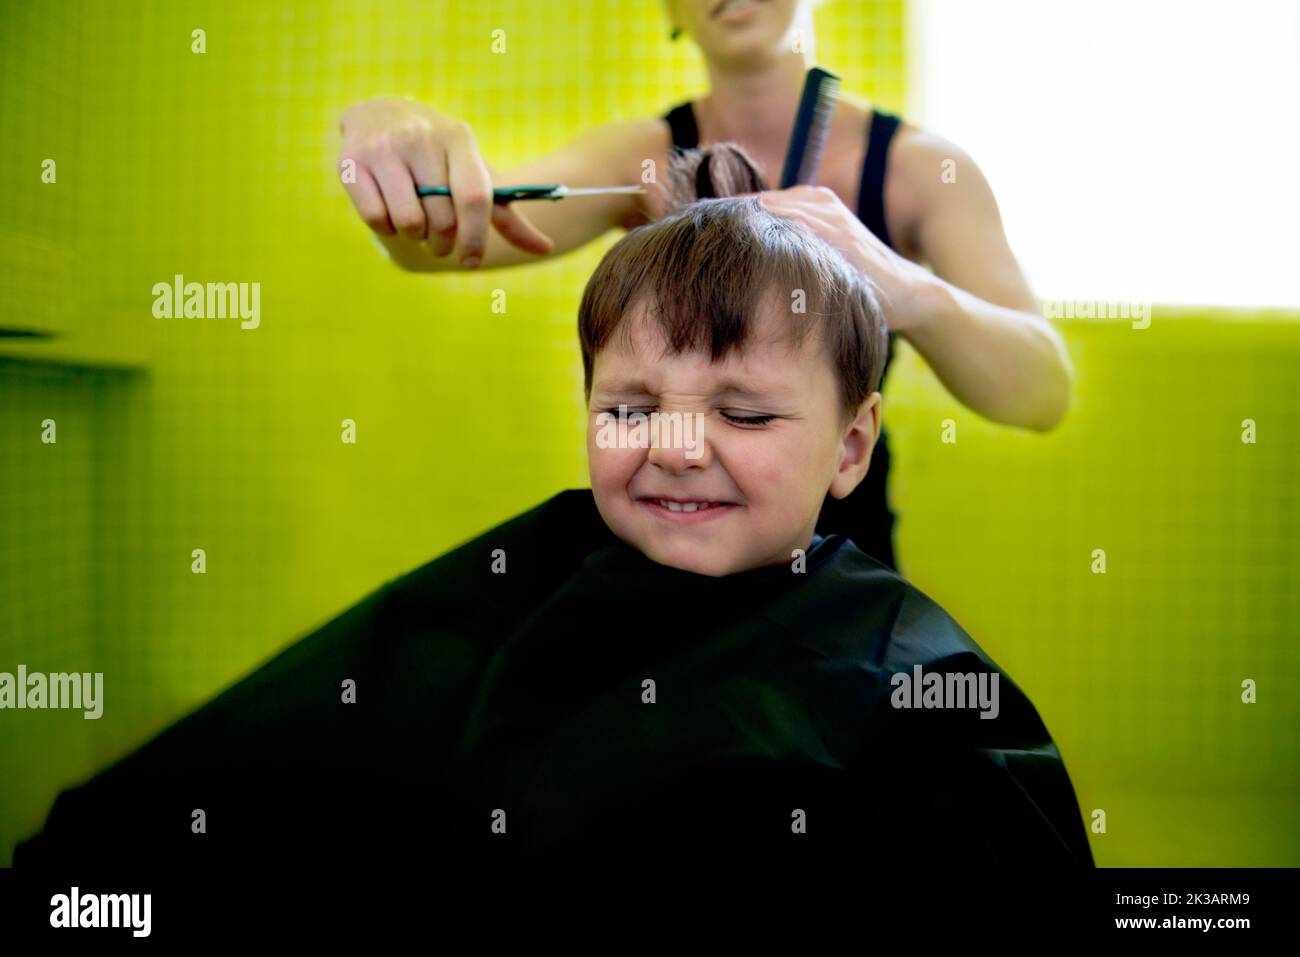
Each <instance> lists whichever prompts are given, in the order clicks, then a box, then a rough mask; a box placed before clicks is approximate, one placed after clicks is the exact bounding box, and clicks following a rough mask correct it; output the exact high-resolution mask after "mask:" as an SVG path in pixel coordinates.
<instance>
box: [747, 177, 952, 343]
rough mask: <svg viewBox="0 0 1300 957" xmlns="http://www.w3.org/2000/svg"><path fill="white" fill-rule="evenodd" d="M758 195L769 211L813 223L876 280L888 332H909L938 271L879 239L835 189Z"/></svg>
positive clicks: (813, 227) (815, 229)
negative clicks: (929, 268) (904, 254)
mask: <svg viewBox="0 0 1300 957" xmlns="http://www.w3.org/2000/svg"><path fill="white" fill-rule="evenodd" d="M758 197H759V199H760V200H761V201H762V203H763V206H764V207H766V208H767V209H768V210H769V211H770V212H772V213H775V214H776V215H778V216H784V217H786V218H788V219H793V220H795V221H797V222H800V223H803V224H804V225H805V226H807V227H809V228H810V229H811V230H812V231H813V232H814V233H816V234H817V235H818V236H820V237H821V238H822V239H823V240H825V241H826V242H827V243H829V244H830V245H831V246H833V247H835V248H836V249H837V250H839V251H840V253H842V254H843V255H844V258H845V259H847V260H848V261H849V263H850V264H852V265H854V266H856V267H857V268H858V269H860V270H862V271H863V272H864V273H865V274H866V275H867V277H868V278H870V279H871V280H872V281H873V282H874V283H875V284H876V286H877V288H878V289H879V290H880V292H881V295H880V305H881V308H882V309H883V310H884V312H885V322H886V324H887V325H888V327H889V331H890V332H900V333H906V332H907V330H908V329H909V328H911V327H912V325H913V324H914V323H915V317H916V315H917V312H918V310H919V309H921V308H922V303H923V302H924V301H925V298H924V295H923V294H924V292H925V291H926V290H927V289H928V288H929V287H930V286H931V284H933V283H934V281H935V280H934V275H933V274H932V273H930V272H929V271H928V270H926V269H925V268H924V267H923V266H919V265H917V264H916V263H914V262H912V261H911V260H910V259H904V258H903V257H902V256H900V255H898V253H896V252H894V251H893V250H892V249H890V248H889V247H888V246H886V245H885V244H884V243H883V242H881V241H880V239H879V237H877V236H876V235H875V234H874V233H872V232H871V230H869V229H867V227H866V226H864V225H863V224H862V220H860V219H858V217H857V216H855V215H854V214H853V211H852V210H850V209H849V208H848V207H847V206H845V205H844V203H843V202H841V200H840V198H839V196H838V195H836V193H835V191H834V190H832V189H830V188H829V187H826V186H791V187H789V188H788V189H780V190H767V191H765V192H762V193H759V194H758Z"/></svg>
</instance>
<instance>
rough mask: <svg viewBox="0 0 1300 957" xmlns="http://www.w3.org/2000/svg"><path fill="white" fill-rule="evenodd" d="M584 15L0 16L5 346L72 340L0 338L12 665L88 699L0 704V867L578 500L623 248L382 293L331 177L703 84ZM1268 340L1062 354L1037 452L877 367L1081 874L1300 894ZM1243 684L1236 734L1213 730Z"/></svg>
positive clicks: (1286, 510)
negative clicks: (174, 725) (380, 604)
mask: <svg viewBox="0 0 1300 957" xmlns="http://www.w3.org/2000/svg"><path fill="white" fill-rule="evenodd" d="M584 6H585V9H588V10H590V11H591V15H590V16H588V17H585V18H583V19H581V20H566V19H563V18H561V19H558V20H557V19H556V11H557V10H562V9H564V5H560V4H555V5H552V4H536V3H528V2H522V0H520V2H483V3H475V4H464V5H462V4H451V3H431V2H413V0H395V2H387V3H384V4H382V5H375V6H374V7H371V6H368V5H363V4H357V3H353V2H347V3H344V2H307V0H276V2H227V3H221V4H215V3H212V4H197V3H163V2H156V3H132V4H108V3H102V2H83V3H71V2H57V0H55V2H48V3H43V4H40V5H39V6H38V7H37V6H33V7H19V6H17V5H7V6H5V7H4V8H3V11H2V12H0V63H3V64H4V65H3V70H4V76H5V81H4V85H3V92H2V93H0V97H2V102H3V107H4V108H3V110H0V142H2V143H4V144H5V145H4V148H3V150H0V182H3V184H4V189H3V190H0V310H2V312H0V326H5V327H11V328H12V327H20V328H30V329H37V330H40V329H45V330H53V331H57V332H59V333H60V335H59V337H58V338H55V339H50V340H37V341H16V340H0V357H5V358H0V455H2V456H3V458H2V460H0V483H2V485H0V492H2V494H0V543H3V547H2V548H0V670H7V671H13V670H15V668H16V667H17V665H18V664H19V663H24V664H26V665H27V666H28V668H29V670H34V671H36V670H42V671H63V670H78V671H103V672H104V673H105V698H106V702H105V713H104V716H103V718H101V719H100V720H98V721H86V720H84V719H82V717H81V716H80V714H79V713H76V712H57V711H44V712H34V711H26V712H15V711H6V712H0V862H5V861H7V860H8V859H9V854H10V852H11V850H12V845H13V843H14V842H15V841H16V840H18V839H20V838H21V837H23V836H25V835H26V834H28V833H30V832H31V831H32V830H34V829H35V828H37V827H38V826H39V825H40V822H41V820H42V819H43V817H44V815H45V813H46V811H47V810H48V807H49V803H50V801H51V800H52V799H53V797H54V794H55V793H56V792H57V790H58V789H59V788H61V787H64V786H66V785H68V784H71V783H74V782H75V781H78V780H80V779H82V778H84V777H86V776H88V775H89V774H90V773H91V772H92V771H94V770H95V769H97V768H98V767H101V766H103V765H104V764H106V763H107V762H109V761H111V760H112V759H114V758H115V757H117V756H119V755H121V754H122V753H124V752H125V751H126V750H128V749H129V748H131V747H134V746H135V745H136V744H138V743H140V742H141V741H143V740H145V739H147V738H148V737H150V736H152V735H153V734H154V733H156V732H157V731H158V730H160V729H161V728H162V727H163V726H164V725H166V724H167V723H169V722H171V721H172V720H174V719H175V718H176V717H178V716H180V715H181V714H183V713H185V712H186V711H188V710H190V709H191V708H193V707H194V706H196V705H197V704H199V703H201V702H202V701H203V700H205V699H207V698H208V697H210V696H211V695H212V694H214V693H215V692H217V691H218V690H219V689H221V688H222V687H224V686H226V685H228V684H229V683H230V682H232V681H234V680H236V679H237V678H238V677H239V676H240V675H242V674H245V673H246V672H248V671H249V670H251V669H252V668H254V667H255V666H256V665H257V664H258V663H259V662H261V661H263V660H265V659H266V658H268V657H269V656H271V655H272V654H274V653H275V652H276V651H277V650H279V649H280V648H282V647H284V646H285V645H286V644H288V643H289V642H291V641H292V640H294V639H295V638H297V637H299V636H301V635H302V634H304V633H305V632H306V631H308V630H310V629H311V628H313V627H315V626H317V625H319V624H321V623H323V622H324V621H326V620H328V619H329V618H330V617H332V616H333V615H335V614H336V613H338V612H339V611H341V610H342V609H344V608H346V607H347V606H349V605H351V604H352V603H354V602H355V601H356V600H357V599H359V598H360V597H362V596H363V595H365V594H367V593H368V592H370V591H372V590H373V589H374V588H376V587H378V586H379V585H380V584H382V583H383V582H384V581H386V580H387V579H389V578H392V577H393V576H395V575H397V574H400V573H401V572H403V571H405V570H407V569H409V568H412V567H414V566H416V565H418V564H421V563H423V562H424V561H426V560H428V559H429V558H431V557H433V556H435V555H437V554H439V553H441V552H443V551H446V550H447V549H448V548H450V547H452V546H453V545H455V544H457V543H459V542H461V541H464V540H465V539H467V538H469V537H471V536H473V535H474V534H477V533H478V532H479V531H482V530H484V529H486V528H488V527H490V526H492V525H494V524H496V523H498V522H500V521H502V520H503V519H505V518H507V517H509V516H511V515H514V514H516V513H518V512H520V511H522V510H523V509H525V508H527V507H530V506H531V505H533V504H535V503H536V502H538V501H540V500H542V499H543V498H545V497H547V496H549V495H551V494H553V493H554V492H556V491H558V490H560V489H563V488H568V487H579V486H582V485H584V484H585V483H586V464H585V457H584V441H583V433H582V429H583V423H584V415H583V409H582V394H581V363H580V359H579V355H578V350H577V345H576V336H575V316H576V308H577V303H578V299H579V297H580V295H581V291H582V287H583V284H584V283H585V281H586V278H587V276H588V275H589V274H590V272H591V270H592V268H593V267H594V265H595V263H596V262H597V261H598V260H599V258H600V255H601V253H602V252H603V251H604V249H606V248H608V246H609V244H610V243H612V242H613V241H614V240H615V239H617V235H616V234H611V235H609V236H608V237H606V238H605V239H603V240H601V241H598V242H596V243H593V244H592V245H591V246H589V247H587V248H586V249H583V250H582V251H580V252H578V253H575V254H573V255H571V256H568V257H565V258H563V259H560V260H557V261H555V262H554V263H550V264H547V265H545V266H534V267H529V268H527V269H520V270H513V271H507V272H489V273H484V274H481V275H471V276H441V277H418V276H411V275H407V274H404V273H401V272H399V271H398V270H396V269H395V268H394V267H392V266H391V265H390V264H388V263H387V262H386V260H385V259H384V257H383V255H382V253H381V252H380V251H379V250H378V249H377V247H376V246H375V245H374V243H373V242H372V240H371V239H370V238H369V237H368V235H367V233H366V230H365V229H364V228H363V227H362V226H361V224H360V223H359V221H358V220H357V219H356V217H355V214H354V213H353V211H352V208H351V205H350V203H349V201H348V200H347V198H346V196H345V194H344V192H343V190H342V188H341V186H340V185H339V183H338V181H337V175H336V171H335V162H336V159H337V123H338V118H339V115H340V114H341V113H342V111H343V109H344V108H345V106H347V105H348V104H349V103H351V102H354V101H355V100H358V99H361V98H364V97H367V96H372V95H378V94H385V93H388V94H392V93H399V94H411V95H415V96H418V97H420V98H422V99H425V100H427V101H429V102H432V103H434V104H435V105H437V106H439V107H440V108H442V109H443V110H445V111H446V112H449V113H451V114H454V115H457V116H460V117H463V118H465V119H466V120H468V121H469V122H470V123H471V124H472V125H473V127H474V129H475V131H476V133H477V135H478V137H479V141H480V144H481V146H482V149H483V153H484V155H485V156H486V157H487V158H488V159H489V161H490V162H492V163H493V165H495V166H497V167H498V168H502V169H504V168H508V167H509V166H511V165H513V164H514V163H515V162H518V161H521V160H523V159H526V158H529V157H532V156H535V155H537V154H539V153H541V152H544V151H546V150H549V149H552V148H554V147H556V146H558V145H559V144H561V143H562V142H564V141H565V140H567V139H568V138H569V137H571V136H573V135H575V134H576V133H578V132H579V131H581V130H583V129H586V128H588V127H590V126H591V125H593V124H597V123H601V122H604V121H607V120H612V119H618V118H627V117H633V116H647V115H654V114H659V113H662V112H664V111H665V110H666V109H667V108H668V107H669V106H671V105H673V104H675V103H677V102H680V101H681V100H684V99H686V98H688V97H690V96H693V95H696V94H698V93H699V92H700V91H701V90H702V89H703V88H704V77H703V73H702V70H701V68H700V65H699V62H698V59H697V57H696V56H695V55H694V54H693V52H692V50H691V48H690V47H689V46H688V45H687V44H685V43H682V44H676V45H673V44H669V43H668V41H667V38H666V24H665V22H664V20H663V17H662V15H661V12H660V7H659V3H658V0H634V2H633V0H629V2H624V0H597V2H593V3H590V4H586V5H584ZM574 9H578V7H577V6H576V5H575V7H574ZM498 28H499V29H504V30H505V31H506V37H507V53H506V54H505V55H496V54H493V53H492V52H491V49H490V46H489V40H490V37H491V34H492V31H493V30H495V29H498ZM194 29H203V30H205V31H206V43H207V50H206V52H205V53H203V54H196V53H193V52H191V31H192V30H194ZM818 29H819V39H818V50H819V59H820V61H821V62H822V63H824V64H825V65H827V66H828V67H830V68H831V69H834V70H835V71H836V72H838V73H840V74H841V75H842V76H843V77H844V83H845V89H846V91H848V92H850V93H853V94H856V95H859V96H863V97H867V98H871V99H874V100H876V101H877V102H879V103H880V104H881V105H883V106H885V107H887V108H890V109H903V108H905V106H906V100H905V95H904V94H905V91H904V89H903V79H902V78H903V69H902V39H903V38H902V5H901V2H899V0H893V2H864V3H847V2H832V3H829V4H828V5H827V6H826V7H825V8H824V9H823V10H821V11H820V12H819V14H818ZM592 78H599V79H598V82H592ZM45 159H54V160H55V161H56V163H57V181H56V182H55V183H52V184H51V183H42V182H41V169H42V162H43V160H45ZM176 273H182V274H183V275H185V277H186V278H187V279H191V280H194V281H200V282H207V281H221V282H227V281H229V282H259V283H260V284H261V324H260V327H259V328H257V329H255V330H242V329H240V328H239V326H238V323H237V322H236V321H234V320H224V321H223V320H184V319H155V318H154V317H153V316H152V314H151V306H152V301H153V297H152V293H151V289H152V286H153V284H154V283H156V282H167V281H170V280H171V278H172V276H174V275H175V274H176ZM496 289H503V290H505V292H506V294H507V297H508V298H507V302H508V310H507V312H506V314H505V315H501V314H498V313H495V312H493V311H492V309H491V305H492V295H493V291H494V290H496ZM1296 318H1297V317H1295V316H1290V317H1287V316H1281V317H1279V316H1274V315H1220V314H1206V313H1202V312H1195V311H1193V312H1183V313H1178V312H1175V311H1171V310H1163V309H1160V308H1159V307H1157V310H1156V314H1155V319H1154V321H1153V324H1152V326H1151V328H1150V329H1147V330H1141V331H1139V330H1132V329H1130V328H1128V327H1127V326H1126V325H1125V324H1122V323H1105V322H1097V321H1086V320H1078V321H1073V322H1066V323H1062V328H1063V330H1064V332H1065V334H1066V335H1067V338H1068V341H1069V344H1070V348H1071V352H1072V355H1073V357H1074V361H1075V364H1076V367H1077V370H1078V374H1079V394H1078V398H1077V402H1076V406H1075V408H1074V410H1073V412H1072V414H1071V416H1070V418H1069V419H1068V420H1067V422H1066V423H1065V424H1064V425H1063V426H1062V428H1061V429H1060V430H1058V431H1057V432H1055V433H1053V434H1051V435H1049V436H1041V435H1035V434H1030V433H1021V432H1018V431H1016V430H1012V429H1006V428H1001V427H997V426H993V425H990V424H988V423H983V422H981V421H980V420H979V419H978V417H976V416H975V415H974V414H973V413H969V412H966V411H965V410H963V409H961V408H960V407H959V406H958V405H957V404H956V403H955V402H954V401H953V400H951V399H950V398H949V397H948V396H947V395H946V394H945V393H944V391H943V390H942V388H941V387H939V386H938V385H937V384H936V383H935V381H934V378H933V376H932V375H931V374H930V373H929V372H928V371H927V370H926V369H925V368H924V364H923V363H922V362H921V361H920V360H919V358H918V357H916V356H915V355H914V354H910V353H908V352H906V351H904V353H903V355H902V357H901V358H900V360H899V363H898V365H897V366H896V367H895V368H894V370H893V371H892V372H891V381H890V384H889V389H888V390H887V393H886V397H885V409H886V421H887V422H889V424H890V428H891V434H892V435H893V436H894V441H893V448H894V449H895V455H896V462H897V467H896V470H895V474H894V477H893V480H894V495H895V501H896V504H897V508H898V510H899V511H900V513H901V515H902V523H901V525H900V554H901V556H902V560H903V562H904V565H905V568H906V570H907V572H908V574H909V576H910V577H911V578H912V579H913V580H914V581H915V582H916V584H917V585H918V586H920V587H921V588H922V589H924V590H925V591H927V592H928V593H929V594H931V595H932V596H933V597H935V598H936V599H938V600H939V601H940V602H942V603H943V604H944V605H945V606H946V607H947V608H948V609H949V610H950V611H951V612H952V613H953V614H954V615H955V616H956V617H957V618H958V619H959V620H960V621H962V622H963V624H965V625H966V626H967V628H968V630H970V631H971V633H972V634H973V635H974V636H975V637H976V639H977V640H978V641H980V642H981V644H983V646H984V647H985V648H986V649H987V650H988V651H989V652H990V654H992V655H993V656H994V657H995V658H996V659H997V660H998V661H999V663H1001V664H1002V665H1004V666H1005V667H1007V668H1008V669H1009V670H1010V672H1011V673H1012V675H1013V676H1014V677H1015V678H1016V680H1017V681H1018V682H1019V683H1020V684H1021V685H1022V686H1024V687H1025V688H1026V689H1027V690H1028V691H1029V692H1030V694H1031V695H1032V697H1033V698H1034V700H1035V702H1036V703H1037V704H1038V706H1039V708H1040V710H1041V711H1042V712H1043V714H1044V717H1045V718H1046V720H1047V722H1048V725H1049V727H1050V728H1051V730H1052V731H1053V733H1054V734H1055V735H1056V737H1057V739H1058V741H1059V742H1060V744H1061V748H1062V750H1063V752H1064V754H1065V757H1066V760H1067V762H1068V766H1069V768H1070V771H1071V774H1072V776H1073V778H1074V780H1075V783H1076V786H1077V789H1078V792H1079V797H1080V802H1081V804H1082V805H1083V807H1084V809H1085V811H1089V810H1091V809H1092V808H1103V809H1105V810H1106V811H1107V816H1108V830H1107V833H1106V834H1094V835H1093V844H1094V848H1095V851H1096V854H1097V858H1098V860H1099V862H1101V863H1103V864H1139V865H1142V864H1227V865H1233V864H1261V863H1268V864H1291V865H1293V864H1297V863H1300V845H1298V837H1297V835H1298V834H1300V829H1298V828H1297V823H1298V820H1297V819H1298V818H1300V802H1298V801H1297V797H1296V787H1295V785H1296V781H1297V770H1298V767H1297V766H1298V764H1300V754H1298V753H1297V750H1298V749H1297V738H1296V729H1297V726H1298V722H1297V718H1298V717H1300V715H1297V706H1296V705H1295V703H1294V699H1293V698H1288V695H1287V692H1286V691H1285V690H1284V689H1286V688H1288V687H1294V686H1295V679H1296V677H1297V676H1296V671H1297V657H1298V653H1297V651H1296V650H1295V644H1294V642H1292V641H1288V640H1287V639H1288V638H1292V637H1294V633H1295V629H1294V626H1293V625H1290V628H1289V630H1288V626H1289V623H1292V622H1294V621H1295V620H1296V611H1297V609H1296V601H1297V599H1296V597H1295V590H1294V588H1292V587H1291V579H1293V578H1294V576H1295V572H1296V570H1297V568H1298V567H1300V562H1297V555H1296V551H1295V546H1294V545H1293V543H1294V541H1295V540H1296V535H1295V531H1296V529H1295V517H1296V510H1295V509H1296V506H1295V501H1294V496H1293V494H1292V489H1293V487H1294V483H1289V482H1288V479H1289V478H1290V477H1291V476H1292V475H1293V474H1294V466H1295V464H1296V454H1295V451H1294V450H1295V449H1296V447H1297V446H1296V443H1295V434H1296V418H1295V414H1294V412H1293V411H1292V408H1291V405H1290V403H1289V401H1288V400H1289V395H1288V391H1287V388H1286V386H1287V385H1288V384H1289V379H1288V377H1287V372H1288V370H1292V369H1294V368H1295V367H1296V365H1297V357H1298V354H1300V325H1297V324H1296V323H1295V321H1294V320H1295V319H1296ZM950 417H951V418H954V419H955V420H956V421H957V423H958V442H957V443H956V444H944V443H942V442H940V440H939V423H940V421H941V420H942V419H944V418H950ZM1247 417H1251V418H1254V419H1256V420H1257V422H1258V423H1259V441H1258V443H1257V444H1255V445H1243V444H1242V443H1241V441H1240V439H1239V432H1240V428H1239V425H1240V421H1241V419H1243V418H1247ZM46 418H52V419H54V420H55V421H56V422H57V429H58V441H57V443H56V444H54V445H47V444H43V443H41V441H40V431H41V426H40V423H41V421H42V420H44V419H46ZM345 418H351V419H354V420H355V421H356V423H357V436H358V441H357V443H356V444H355V445H345V444H343V443H342V442H341V441H340V423H341V421H342V420H343V419H345ZM195 548H203V549H205V550H206V553H207V574H205V575H194V574H192V573H191V571H190V563H191V557H190V556H191V550H192V549H195ZM1094 548H1105V549H1106V551H1107V555H1108V565H1109V567H1108V571H1107V574H1106V575H1104V576H1098V575H1093V574H1092V573H1091V572H1090V570H1089V566H1090V563H1091V552H1092V549H1094ZM1245 677H1253V678H1255V679H1256V680H1257V681H1258V683H1259V687H1260V693H1259V703H1258V704H1255V705H1243V704H1240V703H1239V701H1238V696H1239V685H1240V681H1241V679H1242V678H1245Z"/></svg>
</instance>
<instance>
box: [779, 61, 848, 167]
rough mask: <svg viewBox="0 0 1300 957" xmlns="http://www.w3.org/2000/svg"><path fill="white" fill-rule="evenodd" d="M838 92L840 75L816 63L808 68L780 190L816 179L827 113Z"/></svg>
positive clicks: (831, 107)
mask: <svg viewBox="0 0 1300 957" xmlns="http://www.w3.org/2000/svg"><path fill="white" fill-rule="evenodd" d="M839 93H840V78H839V77H838V76H836V75H835V74H834V73H830V72H828V71H827V70H823V69H822V68H821V67H819V66H815V67H813V68H812V69H811V70H809V71H808V76H807V78H805V79H804V82H803V96H802V97H800V99H799V112H798V113H796V114H795V118H794V132H793V133H791V134H790V148H789V149H788V150H787V151H786V154H785V168H784V169H783V170H782V171H781V185H780V187H779V188H780V189H785V188H786V187H788V186H798V185H803V184H806V185H810V186H811V185H813V184H815V183H816V182H817V169H818V167H820V166H821V164H822V151H823V150H825V149H826V134H827V133H828V132H829V131H830V127H831V114H832V113H834V112H835V99H836V97H838V96H839Z"/></svg>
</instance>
